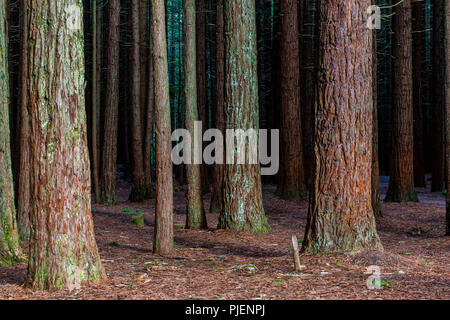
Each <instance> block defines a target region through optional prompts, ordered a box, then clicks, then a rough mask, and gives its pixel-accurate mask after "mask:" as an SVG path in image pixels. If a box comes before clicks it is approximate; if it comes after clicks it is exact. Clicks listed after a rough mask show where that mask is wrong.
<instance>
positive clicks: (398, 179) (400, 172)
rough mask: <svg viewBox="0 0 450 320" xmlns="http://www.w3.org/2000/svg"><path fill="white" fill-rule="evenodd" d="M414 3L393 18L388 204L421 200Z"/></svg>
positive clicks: (399, 8) (397, 10)
mask: <svg viewBox="0 0 450 320" xmlns="http://www.w3.org/2000/svg"><path fill="white" fill-rule="evenodd" d="M411 14H412V11H411V0H405V1H403V2H402V3H400V4H398V5H397V6H395V15H394V17H393V30H394V36H393V50H392V51H393V55H394V72H393V77H394V79H395V80H394V89H393V98H392V99H393V109H394V110H393V113H394V115H393V139H392V140H393V141H392V154H391V170H390V172H391V178H390V181H389V189H388V192H387V196H386V200H385V201H392V202H407V201H418V198H417V195H416V192H415V190H414V168H413V163H414V130H413V119H414V116H413V79H412V24H411V23H412V18H411Z"/></svg>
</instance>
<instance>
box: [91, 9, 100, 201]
mask: <svg viewBox="0 0 450 320" xmlns="http://www.w3.org/2000/svg"><path fill="white" fill-rule="evenodd" d="M99 10H101V9H100V8H98V6H97V0H92V34H93V36H92V112H91V117H92V133H91V134H92V139H91V140H92V188H93V189H94V195H95V201H96V202H97V203H99V202H100V195H101V191H100V182H99V166H100V159H99V152H100V150H101V149H100V144H99V139H98V137H99V134H98V130H99V116H100V85H101V81H99V79H100V71H101V68H100V65H101V64H100V59H99V58H100V56H101V54H100V52H101V41H100V37H101V33H100V32H101V29H100V28H99V26H100V23H101V22H99V21H98V12H99Z"/></svg>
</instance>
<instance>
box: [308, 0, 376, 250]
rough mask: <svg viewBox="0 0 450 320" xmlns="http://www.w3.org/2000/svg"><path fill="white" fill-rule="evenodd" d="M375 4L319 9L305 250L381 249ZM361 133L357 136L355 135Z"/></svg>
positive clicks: (330, 2) (356, 0)
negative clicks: (375, 160)
mask: <svg viewBox="0 0 450 320" xmlns="http://www.w3.org/2000/svg"><path fill="white" fill-rule="evenodd" d="M370 4H371V0H350V1H346V2H345V3H344V2H342V1H340V0H327V1H325V0H320V1H319V7H320V8H319V18H318V22H319V24H320V27H319V29H320V33H319V43H318V50H319V57H318V59H319V60H318V66H317V70H318V71H317V72H318V75H317V76H318V79H320V81H318V83H317V90H316V101H317V108H316V129H315V130H316V132H315V136H314V140H315V141H314V150H315V155H314V158H315V160H316V163H315V167H316V171H315V177H314V183H313V186H312V190H311V192H312V194H311V201H310V207H309V213H308V221H307V226H306V232H305V240H304V242H303V250H306V251H309V252H312V253H319V252H322V251H333V252H336V251H353V250H360V249H364V248H367V249H381V248H382V246H381V243H380V240H379V238H378V235H377V231H376V228H375V217H374V215H373V211H372V197H371V183H370V179H371V167H372V121H373V119H372V115H373V91H372V90H373V89H372V81H373V78H372V57H373V51H372V50H373V48H372V40H373V37H372V31H371V30H369V29H368V28H367V26H366V23H365V12H366V9H367V8H368V7H369V6H370ZM355 128H357V130H355Z"/></svg>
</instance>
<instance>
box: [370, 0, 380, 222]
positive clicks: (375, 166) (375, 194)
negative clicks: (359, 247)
mask: <svg viewBox="0 0 450 320" xmlns="http://www.w3.org/2000/svg"><path fill="white" fill-rule="evenodd" d="M374 4H376V0H372V5H374ZM372 35H373V40H372V59H373V60H372V62H373V64H372V89H373V91H372V92H373V121H372V122H373V126H372V131H373V132H372V208H373V214H374V215H375V217H381V216H382V213H381V191H380V161H379V158H378V137H379V134H378V74H377V72H378V55H377V30H376V29H375V30H374V31H373V32H372Z"/></svg>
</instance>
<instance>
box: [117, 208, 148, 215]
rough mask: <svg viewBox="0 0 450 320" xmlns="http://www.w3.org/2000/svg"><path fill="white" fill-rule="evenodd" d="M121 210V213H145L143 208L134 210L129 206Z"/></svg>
mask: <svg viewBox="0 0 450 320" xmlns="http://www.w3.org/2000/svg"><path fill="white" fill-rule="evenodd" d="M120 212H121V213H136V214H140V213H144V212H143V211H142V210H133V209H129V208H125V209H123V210H122V211H120Z"/></svg>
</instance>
